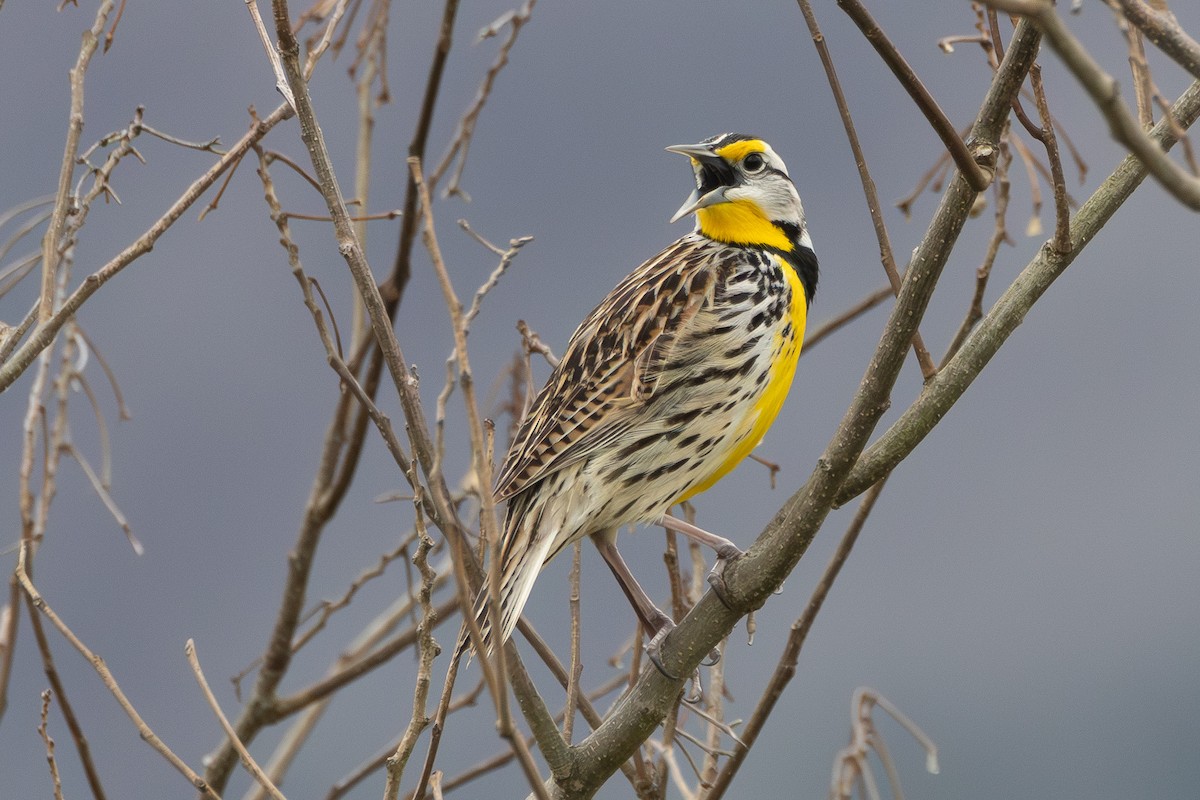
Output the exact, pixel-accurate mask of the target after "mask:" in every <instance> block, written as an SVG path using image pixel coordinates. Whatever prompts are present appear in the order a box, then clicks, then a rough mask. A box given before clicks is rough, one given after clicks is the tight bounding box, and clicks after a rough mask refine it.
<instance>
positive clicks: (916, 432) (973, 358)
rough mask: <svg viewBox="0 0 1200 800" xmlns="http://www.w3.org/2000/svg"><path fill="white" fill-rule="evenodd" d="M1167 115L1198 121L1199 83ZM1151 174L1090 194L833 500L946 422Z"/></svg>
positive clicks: (859, 488)
mask: <svg viewBox="0 0 1200 800" xmlns="http://www.w3.org/2000/svg"><path fill="white" fill-rule="evenodd" d="M1172 115H1173V117H1174V118H1175V120H1177V122H1178V123H1179V124H1180V125H1182V126H1184V127H1185V128H1186V127H1190V126H1191V125H1192V124H1193V123H1194V122H1195V121H1196V119H1197V117H1198V116H1200V81H1196V82H1193V83H1192V85H1191V86H1189V87H1188V89H1187V91H1185V92H1184V93H1183V95H1182V96H1181V97H1180V98H1179V100H1177V101H1176V103H1175V105H1174V107H1173V109H1172ZM1171 127H1172V126H1171V125H1170V124H1168V123H1167V122H1166V120H1163V121H1160V122H1159V123H1158V125H1156V126H1155V128H1154V130H1153V131H1152V132H1151V136H1152V137H1153V139H1154V142H1155V147H1159V146H1161V147H1165V148H1169V147H1171V146H1172V145H1173V144H1174V143H1175V141H1176V140H1175V136H1174V134H1173V133H1172V131H1171ZM1148 172H1149V171H1148V168H1147V167H1146V165H1145V164H1144V162H1142V161H1141V160H1140V159H1138V158H1137V157H1136V156H1132V155H1131V156H1129V157H1128V158H1126V159H1125V160H1124V161H1123V162H1121V164H1120V166H1118V167H1117V168H1116V170H1114V171H1113V173H1112V174H1111V175H1110V176H1109V177H1108V178H1107V179H1106V180H1105V181H1104V183H1103V184H1101V185H1100V187H1099V188H1098V189H1097V190H1096V191H1095V193H1093V194H1092V196H1091V197H1090V198H1089V199H1088V201H1087V202H1086V203H1084V204H1083V206H1082V207H1081V208H1080V209H1079V210H1078V211H1077V212H1075V215H1074V217H1073V218H1072V220H1071V249H1070V251H1069V252H1067V253H1058V252H1056V251H1054V250H1053V249H1052V248H1047V247H1043V248H1042V250H1041V252H1039V253H1038V255H1037V256H1036V257H1035V258H1034V259H1033V260H1032V261H1031V262H1030V263H1029V264H1028V265H1027V266H1026V267H1025V269H1024V270H1023V271H1022V272H1021V274H1020V275H1019V276H1017V279H1016V280H1015V281H1013V283H1012V285H1011V286H1009V288H1008V290H1007V291H1005V292H1004V295H1003V296H1002V297H1001V298H1000V299H999V300H997V301H996V304H995V305H994V306H993V307H992V310H991V311H990V312H988V315H987V317H986V318H985V319H984V320H983V322H981V323H980V325H979V328H978V329H977V330H976V331H975V333H974V335H972V336H971V337H969V338H968V339H967V341H966V342H965V343H964V344H963V346H962V349H961V350H959V352H958V354H957V355H955V357H954V358H952V359H951V360H950V362H949V363H947V364H946V366H945V367H943V368H942V370H941V372H939V373H938V377H937V378H936V379H935V380H934V381H932V382H930V384H929V385H927V386H926V387H925V390H924V391H923V392H922V393H921V396H920V397H919V398H918V399H917V400H916V402H914V403H913V404H912V405H911V406H910V407H909V408H908V409H907V410H906V411H905V412H904V413H903V414H902V415H901V417H900V419H898V420H897V421H896V422H895V423H894V424H893V425H892V427H891V428H889V429H888V431H887V432H886V433H884V434H883V436H881V437H880V438H879V440H878V441H877V442H875V443H874V444H873V445H871V447H870V448H869V449H867V450H866V451H865V452H864V453H863V454H862V456H861V457H860V458H859V461H858V463H857V464H855V466H854V469H853V471H852V472H851V473H850V475H848V476H847V478H846V481H845V482H844V483H843V485H842V487H841V489H839V490H838V495H837V498H836V500H835V502H836V504H838V505H841V504H843V503H846V502H848V501H849V500H851V499H852V498H853V497H855V496H856V495H858V494H859V493H861V492H863V491H865V490H866V488H867V487H869V486H870V485H871V484H873V483H875V482H876V481H877V480H879V478H880V477H882V476H883V475H885V474H887V473H888V472H889V471H891V469H892V468H893V467H894V466H895V465H896V464H898V463H899V462H900V461H901V460H903V459H904V458H905V457H906V456H907V455H908V454H909V453H910V452H912V450H913V449H914V448H915V447H916V446H917V445H918V444H919V443H920V442H921V440H922V439H924V438H925V435H926V434H927V433H929V431H930V430H932V428H933V426H934V425H935V424H936V423H937V421H938V420H940V419H941V418H942V417H943V416H945V414H946V412H947V411H948V410H949V409H950V407H951V406H952V405H954V403H955V402H956V401H957V400H958V398H959V397H961V396H962V394H963V392H965V391H966V390H967V387H968V386H970V385H971V383H972V382H973V381H974V380H975V378H976V377H977V376H978V375H979V373H980V371H981V370H982V369H983V368H984V367H985V366H987V363H988V361H990V360H991V358H992V356H994V355H995V354H996V352H997V351H998V350H999V349H1000V347H1001V346H1002V345H1003V344H1004V342H1006V341H1007V340H1008V337H1009V336H1010V335H1012V333H1013V331H1015V330H1016V328H1017V326H1018V325H1020V324H1021V322H1022V321H1023V320H1024V319H1025V315H1026V314H1027V313H1028V312H1029V309H1030V308H1031V307H1032V306H1033V304H1034V303H1036V302H1037V300H1038V299H1039V298H1040V297H1041V296H1042V295H1043V294H1044V293H1045V291H1046V290H1047V289H1048V288H1050V284H1051V283H1053V282H1054V281H1055V279H1057V278H1058V276H1059V275H1061V274H1062V273H1063V271H1064V270H1066V268H1067V267H1069V266H1070V265H1071V264H1072V263H1073V262H1074V261H1075V258H1076V257H1077V256H1078V255H1079V253H1080V252H1082V251H1083V249H1084V248H1085V247H1086V246H1087V245H1088V243H1089V242H1091V240H1092V238H1093V237H1094V236H1095V235H1096V232H1097V231H1099V230H1100V228H1101V227H1103V226H1104V224H1105V223H1107V222H1108V220H1109V219H1110V218H1111V217H1112V215H1113V214H1115V213H1116V211H1117V209H1118V208H1120V207H1121V205H1122V204H1123V203H1124V202H1125V201H1126V200H1128V199H1129V196H1130V195H1132V194H1133V191H1134V190H1135V189H1137V187H1138V186H1140V185H1141V183H1142V181H1143V180H1144V179H1145V178H1146V175H1147V174H1148Z"/></svg>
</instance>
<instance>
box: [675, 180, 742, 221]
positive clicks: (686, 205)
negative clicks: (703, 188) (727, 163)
mask: <svg viewBox="0 0 1200 800" xmlns="http://www.w3.org/2000/svg"><path fill="white" fill-rule="evenodd" d="M728 188H729V187H728V186H718V187H717V188H716V189H713V190H712V191H711V192H706V193H705V194H700V190H699V189H697V190H696V191H694V192H692V193H691V194H690V195H688V199H687V200H684V201H683V205H681V206H680V207H679V210H678V211H676V212H675V215H674V216H673V217H671V222H678V221H679V220H681V219H683V218H684V217H686V216H687V215H688V214H692V213H695V212H696V211H699V210H700V209H702V208H707V207H708V206H712V205H716V204H717V203H724V202H725V190H726V189H728Z"/></svg>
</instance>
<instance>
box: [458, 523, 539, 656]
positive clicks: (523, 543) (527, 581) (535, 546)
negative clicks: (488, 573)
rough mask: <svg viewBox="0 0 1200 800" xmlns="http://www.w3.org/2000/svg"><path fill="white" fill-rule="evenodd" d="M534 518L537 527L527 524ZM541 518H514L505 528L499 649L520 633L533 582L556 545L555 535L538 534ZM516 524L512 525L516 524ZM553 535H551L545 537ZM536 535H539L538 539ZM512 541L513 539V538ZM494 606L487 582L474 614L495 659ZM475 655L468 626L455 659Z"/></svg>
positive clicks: (460, 637)
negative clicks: (518, 625) (519, 629)
mask: <svg viewBox="0 0 1200 800" xmlns="http://www.w3.org/2000/svg"><path fill="white" fill-rule="evenodd" d="M529 517H533V518H534V520H533V522H534V524H528V525H527V524H525V521H524V520H525V519H528V518H529ZM537 517H538V515H520V516H518V517H517V518H516V519H515V520H514V518H513V516H512V515H511V514H510V517H509V519H508V520H506V524H505V546H504V547H503V548H501V565H500V568H501V575H500V626H499V630H500V638H499V645H500V646H501V647H503V646H504V643H505V642H507V641H508V639H509V637H510V636H512V632H513V631H514V630H516V627H517V620H519V619H520V618H521V610H522V609H523V608H525V603H526V601H527V600H529V593H530V592H531V591H533V582H534V581H535V580H536V579H537V576H538V573H539V572H541V571H542V566H543V565H544V564H545V563H546V560H547V558H548V557H549V556H550V553H551V552H552V551H551V548H552V546H553V544H554V538H555V537H554V536H553V535H552V534H553V533H554V532H553V531H551V532H543V531H538V530H537V526H536V521H537ZM514 521H515V522H516V524H515V525H514V524H512V523H513V522H514ZM546 533H549V534H550V535H545V534H546ZM535 534H536V535H535ZM510 537H511V538H510ZM490 612H491V605H490V603H489V602H488V586H487V583H486V582H485V583H484V585H483V586H482V587H480V590H479V594H477V595H476V596H475V603H474V608H473V613H474V615H475V621H476V623H477V624H478V625H479V633H480V641H481V642H482V643H483V648H484V652H485V653H486V654H487V655H489V656H490V655H491V654H492V651H493V650H494V649H495V647H496V639H495V631H496V626H495V625H493V624H492V614H491V613H490ZM468 651H470V652H471V653H472V654H473V653H474V652H475V648H474V646H473V645H472V644H471V638H470V631H469V630H468V628H467V626H466V625H463V626H462V630H461V631H460V632H459V635H458V645H457V646H456V647H455V649H454V657H455V658H456V659H457V658H460V657H461V656H462V655H463V654H464V653H466V652H468Z"/></svg>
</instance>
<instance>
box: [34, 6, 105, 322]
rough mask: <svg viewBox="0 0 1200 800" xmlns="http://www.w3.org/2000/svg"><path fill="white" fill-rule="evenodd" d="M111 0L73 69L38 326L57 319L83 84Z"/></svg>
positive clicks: (45, 240) (45, 252)
mask: <svg viewBox="0 0 1200 800" xmlns="http://www.w3.org/2000/svg"><path fill="white" fill-rule="evenodd" d="M112 10H113V2H112V0H104V2H102V3H100V5H99V7H97V9H96V18H95V21H94V22H93V23H92V27H91V28H90V29H88V30H87V31H85V32H84V34H83V44H82V45H80V48H79V58H78V59H77V60H76V61H75V66H74V67H73V68H72V69H71V72H70V78H71V114H70V121H69V124H68V126H67V140H66V144H65V146H64V148H63V158H62V165H61V166H60V167H59V172H58V190H57V191H56V192H55V196H54V212H53V213H52V214H51V215H50V224H49V226H47V228H46V233H45V235H44V236H43V237H42V289H41V293H40V294H39V298H40V302H41V307H40V308H41V310H40V312H39V314H38V323H39V324H40V325H45V324H47V323H48V322H49V321H50V319H51V318H52V317H53V316H54V311H55V309H54V290H55V286H56V284H57V283H58V259H59V256H60V253H61V239H62V233H63V228H64V226H65V225H66V223H67V215H68V214H70V213H71V211H72V210H73V208H72V204H71V198H70V191H71V175H73V174H74V172H75V161H76V154H77V153H78V152H79V137H80V136H81V135H82V134H83V108H84V105H83V81H84V76H85V75H86V73H87V69H88V65H89V64H90V63H91V60H92V56H93V55H94V54H95V52H96V47H97V45H99V43H100V34H101V33H102V32H103V31H104V26H105V25H106V24H107V22H108V15H109V14H110V13H112Z"/></svg>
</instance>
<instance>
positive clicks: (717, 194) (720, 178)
mask: <svg viewBox="0 0 1200 800" xmlns="http://www.w3.org/2000/svg"><path fill="white" fill-rule="evenodd" d="M667 150H669V151H671V152H672V153H680V154H682V155H685V156H687V157H688V158H690V159H691V160H692V169H693V171H694V172H695V174H696V191H694V192H692V194H691V196H690V197H689V198H688V199H687V200H686V201H685V202H684V204H683V205H682V206H681V207H680V209H679V210H678V211H676V212H675V216H674V217H672V218H671V221H672V222H675V221H676V220H678V219H680V218H682V217H684V216H687V215H688V214H692V213H694V214H695V215H696V230H697V231H699V232H700V233H701V234H703V235H705V236H707V237H709V238H710V239H716V240H718V241H722V242H730V243H733V244H744V245H765V246H769V247H774V248H776V249H779V250H782V251H784V252H790V251H792V250H793V249H794V248H795V247H797V246H806V247H810V248H811V246H812V244H811V243H810V242H809V241H808V232H807V230H806V225H805V221H804V207H803V206H802V205H801V204H800V195H799V194H798V193H797V192H796V187H795V185H793V184H792V179H791V178H789V177H788V171H787V165H786V164H784V163H783V159H782V158H780V157H779V156H778V154H776V152H775V151H774V150H772V149H771V145H769V144H767V143H766V142H764V141H763V140H762V139H758V138H755V137H753V136H746V135H745V134H741V133H723V134H721V135H720V136H714V137H712V138H711V139H705V140H704V141H703V142H700V143H699V144H679V145H672V146H671V147H668V148H667Z"/></svg>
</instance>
